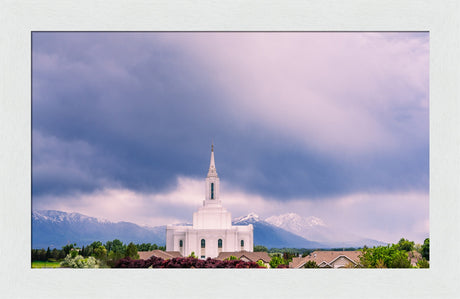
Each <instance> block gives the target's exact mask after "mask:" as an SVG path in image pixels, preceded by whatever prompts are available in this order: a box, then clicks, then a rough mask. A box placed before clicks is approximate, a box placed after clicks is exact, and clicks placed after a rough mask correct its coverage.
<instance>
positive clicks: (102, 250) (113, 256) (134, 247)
mask: <svg viewBox="0 0 460 299" xmlns="http://www.w3.org/2000/svg"><path fill="white" fill-rule="evenodd" d="M151 250H163V251H165V250H166V247H165V246H158V245H157V244H151V243H142V244H134V243H132V242H131V243H129V244H124V243H123V242H122V241H120V240H118V239H115V240H112V241H107V242H106V243H105V244H103V243H102V242H101V241H95V242H93V243H91V244H89V245H87V246H82V247H81V248H79V247H77V244H76V243H73V244H67V245H65V246H63V247H62V248H61V249H57V248H54V249H52V250H51V249H50V248H49V247H48V248H47V249H46V250H45V249H44V248H41V249H32V252H31V254H32V256H31V258H32V261H63V260H65V259H66V258H67V260H68V264H72V265H73V263H74V262H75V259H77V257H78V256H80V257H81V258H78V260H79V261H80V263H82V265H84V264H85V261H86V262H87V261H89V259H88V258H90V257H92V258H94V259H95V260H96V261H99V264H100V265H102V266H110V265H114V264H115V262H116V261H118V260H119V259H122V258H125V257H130V258H133V259H136V258H139V255H138V253H137V252H138V251H151Z"/></svg>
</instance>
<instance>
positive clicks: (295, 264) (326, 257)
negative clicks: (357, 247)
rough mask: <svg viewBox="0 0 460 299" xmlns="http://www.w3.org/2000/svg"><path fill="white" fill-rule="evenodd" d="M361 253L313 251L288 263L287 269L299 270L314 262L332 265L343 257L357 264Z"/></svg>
mask: <svg viewBox="0 0 460 299" xmlns="http://www.w3.org/2000/svg"><path fill="white" fill-rule="evenodd" d="M360 255H361V251H313V252H312V253H310V254H309V255H307V256H306V257H295V258H293V259H292V262H290V263H289V268H300V267H302V266H303V265H305V263H306V262H308V261H314V262H316V264H317V265H320V264H321V263H325V264H327V265H329V264H331V263H333V262H334V261H335V260H337V259H338V258H339V257H341V256H344V257H346V258H348V259H349V260H351V261H353V262H355V263H358V262H359V256H360Z"/></svg>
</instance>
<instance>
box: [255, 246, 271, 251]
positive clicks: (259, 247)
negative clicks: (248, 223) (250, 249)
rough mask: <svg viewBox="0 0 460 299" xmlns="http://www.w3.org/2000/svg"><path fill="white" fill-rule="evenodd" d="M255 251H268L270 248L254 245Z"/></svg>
mask: <svg viewBox="0 0 460 299" xmlns="http://www.w3.org/2000/svg"><path fill="white" fill-rule="evenodd" d="M254 252H268V248H267V247H265V246H262V245H254Z"/></svg>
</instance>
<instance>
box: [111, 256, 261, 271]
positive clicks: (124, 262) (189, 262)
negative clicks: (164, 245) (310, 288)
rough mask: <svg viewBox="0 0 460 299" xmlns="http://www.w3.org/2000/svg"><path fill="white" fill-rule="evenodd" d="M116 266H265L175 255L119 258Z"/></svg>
mask: <svg viewBox="0 0 460 299" xmlns="http://www.w3.org/2000/svg"><path fill="white" fill-rule="evenodd" d="M114 268H238V269H243V268H263V267H261V266H259V265H258V264H257V263H255V262H245V261H241V260H226V261H220V260H216V259H211V258H208V259H206V260H201V259H197V258H194V257H175V258H172V259H169V260H164V259H162V258H159V257H155V256H152V257H151V258H149V259H147V260H133V259H131V258H129V257H125V258H122V259H120V260H118V261H117V262H116V263H115V265H114Z"/></svg>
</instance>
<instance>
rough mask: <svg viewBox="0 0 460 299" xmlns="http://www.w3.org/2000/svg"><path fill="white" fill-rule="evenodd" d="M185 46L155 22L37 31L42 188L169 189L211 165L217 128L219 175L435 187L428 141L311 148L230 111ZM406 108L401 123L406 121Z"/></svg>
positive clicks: (366, 186)
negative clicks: (132, 29)
mask: <svg viewBox="0 0 460 299" xmlns="http://www.w3.org/2000/svg"><path fill="white" fill-rule="evenodd" d="M185 51H186V49H184V48H178V47H173V46H171V45H169V44H168V43H165V42H164V41H163V40H161V39H158V35H156V34H147V33H137V34H127V33H125V34H120V33H104V34H102V33H34V34H33V97H32V113H33V122H32V127H33V130H34V131H33V135H34V136H33V144H32V159H33V189H32V190H33V195H34V196H38V195H46V194H65V193H68V192H75V191H81V192H88V191H92V190H95V189H100V188H104V187H113V186H121V187H126V188H130V189H135V190H139V191H162V190H165V189H169V188H172V187H173V186H174V184H175V183H176V177H177V176H178V175H183V176H189V177H198V178H202V177H204V176H205V175H206V172H207V166H208V163H209V151H210V143H211V141H212V140H214V141H215V144H216V163H217V169H218V172H219V174H220V176H221V177H222V178H225V180H228V182H230V183H232V184H234V185H235V186H239V187H241V188H243V189H245V190H247V191H250V192H253V193H257V194H261V195H266V196H270V197H276V198H280V199H289V198H293V197H299V196H309V197H321V196H330V195H338V194H343V193H353V192H360V191H388V190H408V189H409V190H412V189H415V190H424V191H427V190H428V168H429V167H428V144H427V142H426V144H425V143H423V144H422V146H420V145H417V146H416V147H415V148H414V146H412V145H405V144H401V149H400V150H398V151H395V152H392V153H391V154H388V153H385V152H383V153H378V152H376V153H374V154H373V155H370V154H367V155H363V156H358V157H349V156H347V155H345V154H344V155H341V154H340V149H338V150H337V152H336V153H334V154H331V153H324V152H318V151H317V150H314V149H311V150H308V149H305V148H301V147H300V146H298V145H297V144H295V142H293V141H292V140H290V139H289V138H288V137H286V136H284V135H283V134H281V133H280V132H274V131H270V130H268V129H266V128H264V127H261V126H258V125H256V124H251V123H247V122H243V121H241V120H240V119H239V118H238V113H239V112H238V110H237V109H238V108H236V107H235V109H236V110H234V111H231V113H230V112H229V111H228V110H229V109H232V107H229V106H228V102H229V101H230V102H231V98H229V97H230V95H228V94H226V93H223V92H222V91H220V90H219V89H218V86H217V85H216V84H214V81H213V79H214V78H213V75H215V74H213V75H210V74H208V73H207V72H206V71H205V69H203V67H202V66H201V65H200V64H199V63H198V62H196V61H193V60H191V59H189V56H188V55H187V53H185ZM235 88H238V86H235ZM404 111H406V110H404ZM404 111H402V112H401V113H399V114H398V113H394V114H391V116H393V115H397V116H398V117H397V119H396V120H395V122H394V124H393V123H392V124H391V126H394V127H395V128H402V129H403V128H406V126H405V125H404V122H406V123H407V122H409V121H410V117H408V116H407V115H405V114H404ZM426 117H428V116H427V115H426ZM427 123H428V122H427ZM412 127H415V126H412ZM412 129H413V128H412ZM427 129H428V128H427ZM37 136H40V138H42V139H41V140H40V141H38V140H37Z"/></svg>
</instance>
